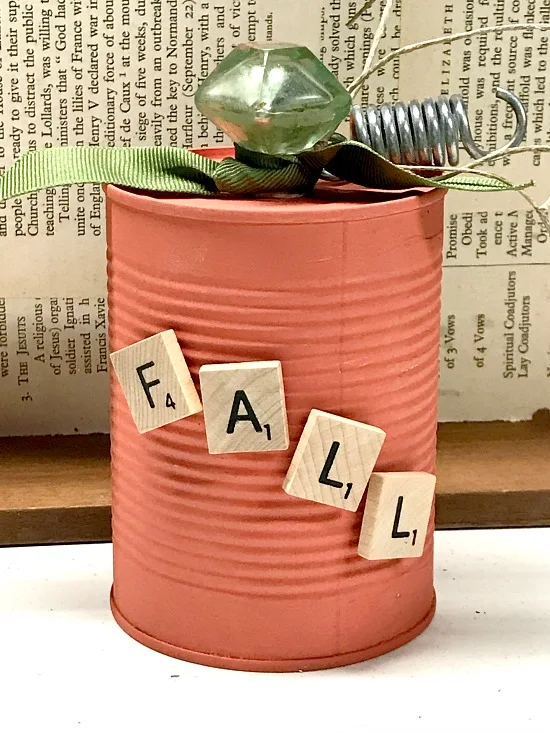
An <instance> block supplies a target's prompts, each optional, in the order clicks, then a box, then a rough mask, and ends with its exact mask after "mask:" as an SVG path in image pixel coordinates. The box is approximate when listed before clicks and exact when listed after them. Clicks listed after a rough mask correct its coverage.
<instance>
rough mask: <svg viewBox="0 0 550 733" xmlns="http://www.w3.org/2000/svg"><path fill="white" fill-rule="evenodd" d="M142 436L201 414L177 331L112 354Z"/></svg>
mask: <svg viewBox="0 0 550 733" xmlns="http://www.w3.org/2000/svg"><path fill="white" fill-rule="evenodd" d="M111 362H112V364H113V367H114V370H115V372H116V375H117V377H118V380H119V382H120V385H121V387H122V390H123V392H124V396H125V397H126V401H127V402H128V407H129V408H130V412H131V413H132V417H133V418H134V422H135V423H136V427H137V429H138V430H139V432H140V433H146V432H147V431H149V430H155V428H159V427H161V425H168V423H172V422H175V421H176V420H180V419H181V418H183V417H188V416H189V415H194V414H195V413H197V412H200V411H201V410H202V405H201V401H200V399H199V395H198V394H197V390H196V389H195V385H194V384H193V380H192V379H191V374H190V373H189V369H188V367H187V364H186V363H185V358H184V356H183V353H182V351H181V348H180V345H179V344H178V339H177V337H176V334H175V333H174V331H172V330H170V331H163V332H162V333H157V334H155V336H150V337H149V338H146V339H143V341H138V342H137V343H135V344H132V345H131V346H127V347H126V348H124V349H120V350H119V351H114V352H113V353H112V354H111Z"/></svg>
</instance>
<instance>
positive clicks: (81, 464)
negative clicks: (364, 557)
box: [0, 412, 550, 545]
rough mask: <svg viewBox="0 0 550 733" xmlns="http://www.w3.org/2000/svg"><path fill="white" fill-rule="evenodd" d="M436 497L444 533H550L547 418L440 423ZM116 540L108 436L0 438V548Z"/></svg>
mask: <svg viewBox="0 0 550 733" xmlns="http://www.w3.org/2000/svg"><path fill="white" fill-rule="evenodd" d="M281 491H282V489H281ZM437 492H438V494H437V526H438V527H439V528H467V527H529V526H550V413H548V412H542V413H540V414H539V415H537V416H536V417H535V419H534V420H533V421H531V422H524V423H515V424H510V423H476V424H468V423H457V424H446V425H441V426H440V431H439V459H438V484H437ZM109 537H110V501H109V439H108V437H107V436H93V435H92V436H75V437H53V438H49V437H48V438H2V439H0V545H17V544H20V545H25V544H41V543H43V544H50V543H58V542H90V541H106V540H108V539H109Z"/></svg>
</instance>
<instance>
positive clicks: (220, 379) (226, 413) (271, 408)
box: [199, 361, 289, 454]
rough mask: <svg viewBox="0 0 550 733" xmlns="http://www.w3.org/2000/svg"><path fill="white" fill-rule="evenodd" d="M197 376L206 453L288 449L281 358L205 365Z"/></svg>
mask: <svg viewBox="0 0 550 733" xmlns="http://www.w3.org/2000/svg"><path fill="white" fill-rule="evenodd" d="M199 379H200V383H201V391H202V400H203V403H204V421H205V426H206V438H207V441H208V452H209V453H213V454H216V453H256V452H262V451H275V450H286V449H287V448H288V444H289V440H288V423H287V417H286V406H285V394H284V387H283V373H282V369H281V362H280V361H252V362H241V363H235V364H206V365H205V366H203V367H201V368H200V370H199Z"/></svg>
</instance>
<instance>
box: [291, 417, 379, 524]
mask: <svg viewBox="0 0 550 733" xmlns="http://www.w3.org/2000/svg"><path fill="white" fill-rule="evenodd" d="M385 437H386V433H385V432H384V431H383V430H381V429H380V428H376V427H374V426H373V425H366V424H365V423H361V422H357V421H356V420H349V419H347V418H345V417H339V416H338V415H331V414H330V413H328V412H321V411H320V410H312V411H311V412H310V414H309V417H308V420H307V422H306V425H305V428H304V431H303V433H302V436H301V437H300V440H299V442H298V446H297V448H296V452H295V454H294V457H293V459H292V462H291V464H290V468H289V470H288V473H287V475H286V478H285V480H284V483H283V488H284V490H285V491H286V492H287V494H291V495H292V496H297V497H299V498H301V499H309V500H311V501H316V502H319V503H320V504H328V505H329V506H334V507H338V508H339V509H348V510H349V511H351V512H354V511H356V509H357V507H358V506H359V502H360V501H361V498H362V496H363V494H364V492H365V489H366V488H367V483H368V481H369V478H370V475H371V473H372V470H373V468H374V464H375V463H376V459H377V458H378V455H379V453H380V450H381V448H382V443H383V442H384V439H385Z"/></svg>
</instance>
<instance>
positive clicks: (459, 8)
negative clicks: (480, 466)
mask: <svg viewBox="0 0 550 733" xmlns="http://www.w3.org/2000/svg"><path fill="white" fill-rule="evenodd" d="M465 7H466V11H465V10H464V8H465ZM359 8H360V2H355V1H352V0H310V1H309V2H308V3H307V4H298V3H295V2H291V0H272V2H269V3H268V2H265V1H264V0H162V1H161V0H117V1H116V2H115V0H87V1H86V2H83V1H82V0H40V2H38V0H34V1H32V2H31V1H29V2H27V3H22V2H20V1H19V0H13V1H12V0H10V1H9V2H6V3H2V5H1V6H0V39H1V40H0V44H1V45H0V170H4V169H5V168H6V167H7V166H9V165H10V164H11V163H12V162H13V160H15V159H16V158H17V157H19V156H20V155H21V154H22V153H24V152H25V151H27V150H32V149H38V148H42V147H50V146H57V145H95V146H99V145H107V146H111V147H114V146H137V145H142V146H143V145H171V146H175V147H180V146H188V147H206V146H210V145H214V146H220V145H223V144H227V141H226V140H225V138H224V136H223V135H222V134H221V133H220V132H219V131H217V130H216V129H215V128H214V127H213V125H212V124H211V123H209V122H208V120H206V119H205V118H204V117H202V116H201V115H200V114H199V113H198V111H197V110H196V109H195V107H194V104H193V96H194V93H195V91H196V89H197V86H198V84H199V83H200V82H201V80H203V79H204V78H205V77H206V76H207V75H208V74H209V73H210V72H211V71H212V70H213V69H214V68H215V66H216V64H217V63H218V62H219V61H220V60H221V59H222V58H223V57H224V56H225V55H227V53H228V52H229V51H230V49H231V48H232V47H233V46H234V45H235V44H238V43H240V42H243V41H247V40H251V41H265V40H269V41H290V42H296V43H301V44H304V45H307V46H309V47H310V48H311V50H312V51H313V52H314V53H317V54H318V55H319V56H320V57H321V58H322V59H323V61H324V63H325V64H326V65H327V66H328V67H329V68H330V69H331V70H332V71H333V72H334V73H335V74H337V75H338V77H339V78H340V79H341V80H342V81H343V82H344V83H349V82H350V81H351V80H352V79H353V78H354V77H355V76H356V75H357V74H358V73H359V72H360V70H361V68H362V65H363V63H364V59H365V58H366V55H367V54H368V51H369V48H370V45H371V43H372V38H373V34H374V31H375V29H376V25H377V23H378V19H379V16H380V12H381V6H380V3H379V2H376V3H375V4H374V5H373V6H372V7H371V8H370V9H369V10H368V11H366V12H365V13H364V14H363V16H362V17H361V18H360V19H358V20H357V21H356V22H355V23H354V24H353V25H352V26H351V27H350V28H348V27H347V26H346V23H347V22H348V21H349V20H350V18H352V17H353V15H354V14H355V13H356V12H357V10H358V9H359ZM549 16H550V7H549V5H548V0H521V1H520V0H476V2H473V0H469V1H468V2H466V3H463V2H462V0H454V2H440V0H408V1H407V2H406V3H399V2H398V3H397V4H396V11H395V13H394V14H393V16H392V18H391V20H390V23H389V25H388V29H387V33H386V35H385V38H384V39H383V41H382V44H381V46H380V48H379V51H378V56H379V58H382V57H383V56H384V55H385V54H387V53H388V52H389V51H390V50H393V49H396V48H398V47H399V46H400V45H401V44H403V43H408V42H411V41H415V40H420V39H423V38H426V37H428V36H432V35H440V34H444V33H449V32H454V31H459V30H464V29H469V28H473V27H477V26H480V25H488V24H491V23H494V22H499V23H500V22H527V21H529V22H530V21H542V22H549ZM510 18H513V20H512V21H511V20H510ZM547 50H548V35H544V34H540V33H534V32H531V31H529V32H521V33H518V34H515V35H514V34H511V35H507V36H506V37H504V36H503V37H502V38H499V37H494V36H493V37H490V38H488V39H487V40H485V39H483V40H482V39H480V38H476V39H472V41H471V43H468V44H465V43H456V44H454V45H446V46H441V47H436V48H432V49H428V50H426V51H419V52H417V53H415V54H411V55H410V56H407V57H406V60H404V61H402V62H401V63H398V62H393V63H390V64H388V65H387V66H385V67H383V69H381V70H380V73H377V74H376V75H374V76H373V77H372V79H370V80H369V83H368V84H367V85H365V87H364V88H363V89H362V92H361V96H360V99H361V101H362V102H363V103H365V104H366V103H367V102H371V103H376V104H380V103H382V102H387V101H397V100H398V99H404V100H409V99H411V98H412V97H414V96H419V97H420V98H422V97H424V96H434V95H435V96H437V95H438V94H439V93H441V92H445V93H455V92H460V93H462V94H463V95H464V97H465V100H466V102H467V104H468V110H469V117H470V120H471V123H472V131H473V134H474V137H475V139H476V140H478V142H479V144H481V145H483V146H486V147H487V148H494V147H497V146H500V145H501V144H502V142H503V141H505V140H506V138H507V136H510V135H511V134H512V133H513V120H512V119H511V117H510V113H509V111H508V110H507V108H506V105H504V103H502V102H498V103H497V102H495V98H494V89H495V88H496V86H498V85H499V84H500V85H502V86H504V87H506V88H509V89H512V90H515V91H516V93H518V94H519V95H520V97H521V99H522V100H523V102H524V104H525V105H526V106H527V108H528V115H529V132H528V139H527V141H528V142H536V141H539V140H540V141H542V142H545V143H548V142H549V132H548V130H549V129H550V109H549V104H548V102H547V101H546V100H545V95H546V90H547V83H548V82H547V76H548V75H547V73H546V60H547ZM463 159H464V160H468V158H467V156H466V155H463ZM494 170H495V172H499V173H501V174H503V175H506V176H507V177H509V178H512V179H513V180H516V181H527V180H530V179H531V178H536V179H537V180H538V181H539V182H540V184H539V186H538V187H537V189H536V191H534V192H532V195H533V196H534V197H535V198H538V200H542V199H543V198H545V197H546V196H548V195H550V190H546V189H545V185H547V186H548V188H550V185H548V184H546V183H545V182H547V181H550V175H549V174H550V157H549V158H547V159H545V158H543V157H540V156H537V155H524V156H521V157H520V156H515V157H514V156H509V158H507V159H506V160H505V161H504V162H503V163H498V164H496V165H495V166H494ZM103 207H104V202H103V194H102V190H101V187H100V186H98V185H83V186H72V187H58V188H56V189H48V190H46V191H42V192H39V193H36V194H31V195H29V196H25V197H21V198H18V199H13V200H10V201H6V202H0V358H1V364H2V370H1V372H0V373H1V375H2V381H1V385H2V389H1V390H0V409H1V411H2V420H1V421H0V433H1V434H3V435H23V434H32V433H36V434H41V433H44V434H47V433H72V432H74V431H80V432H95V431H107V430H108V384H107V382H108V379H107V368H105V366H106V364H105V353H106V351H105V350H106V349H107V350H108V346H107V345H106V344H105V338H106V336H105V334H106V328H105V325H106V323H105V318H106V281H105V223H104V213H103ZM446 216H447V221H446V230H447V231H446V244H445V253H444V262H445V275H444V297H443V321H442V330H441V339H442V361H441V418H442V419H443V420H468V419H473V420H487V419H524V418H529V417H530V416H531V415H532V413H533V412H534V411H535V410H537V409H540V408H543V407H548V406H549V403H550V398H549V396H548V384H549V382H548V381H547V380H548V375H549V374H550V366H549V364H550V356H549V352H550V336H549V333H550V328H549V326H550V323H549V322H550V309H549V308H548V300H549V288H548V285H547V284H546V283H547V282H548V275H549V270H548V266H549V263H550V259H549V246H548V245H549V243H548V242H547V236H546V233H545V232H544V231H543V230H542V229H541V227H540V224H539V222H538V220H537V218H536V217H535V216H534V215H533V212H532V211H530V210H529V208H528V206H527V205H526V202H525V201H524V200H523V199H522V198H521V197H519V196H518V195H517V194H514V193H506V194H498V195H497V194H491V195H488V194H475V195H474V194H463V193H460V194H452V195H449V196H448V197H447V215H446ZM510 273H515V275H513V276H512V277H513V278H515V279H514V286H513V288H512V287H511V286H510ZM465 295H466V296H467V297H464V296H465ZM526 298H527V300H526ZM96 323H97V325H96ZM479 329H482V330H483V333H482V334H481V335H480V332H479ZM451 331H452V333H451ZM453 349H455V350H456V351H453ZM481 349H486V351H482V350H481ZM451 357H452V359H451ZM446 359H447V360H446Z"/></svg>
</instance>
